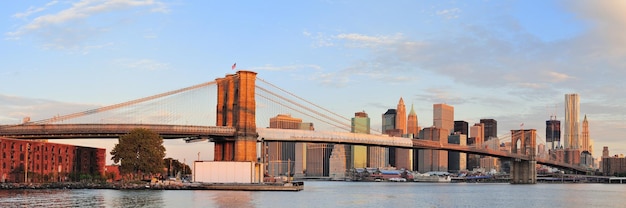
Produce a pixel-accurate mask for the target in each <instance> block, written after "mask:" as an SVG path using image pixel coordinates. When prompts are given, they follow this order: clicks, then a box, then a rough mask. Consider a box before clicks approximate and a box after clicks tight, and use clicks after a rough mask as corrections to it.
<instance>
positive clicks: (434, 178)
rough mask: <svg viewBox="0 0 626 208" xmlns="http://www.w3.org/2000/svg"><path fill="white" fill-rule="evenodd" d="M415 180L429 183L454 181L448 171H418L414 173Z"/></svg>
mask: <svg viewBox="0 0 626 208" xmlns="http://www.w3.org/2000/svg"><path fill="white" fill-rule="evenodd" d="M413 181H415V182H429V183H449V182H450V181H452V177H450V175H449V174H447V173H435V172H428V173H416V174H413Z"/></svg>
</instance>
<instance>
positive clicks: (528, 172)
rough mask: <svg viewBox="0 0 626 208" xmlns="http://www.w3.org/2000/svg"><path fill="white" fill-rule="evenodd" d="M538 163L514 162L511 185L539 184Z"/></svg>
mask: <svg viewBox="0 0 626 208" xmlns="http://www.w3.org/2000/svg"><path fill="white" fill-rule="evenodd" d="M536 165H537V161H530V160H513V161H511V184H535V183H537V169H536V167H535V166H536Z"/></svg>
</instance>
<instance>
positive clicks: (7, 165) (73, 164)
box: [0, 138, 106, 183]
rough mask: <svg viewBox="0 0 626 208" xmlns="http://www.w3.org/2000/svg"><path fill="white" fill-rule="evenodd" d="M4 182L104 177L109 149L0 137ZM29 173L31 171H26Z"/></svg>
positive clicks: (0, 171) (1, 170) (57, 180)
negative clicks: (107, 150) (85, 176)
mask: <svg viewBox="0 0 626 208" xmlns="http://www.w3.org/2000/svg"><path fill="white" fill-rule="evenodd" d="M0 152H1V154H2V157H1V159H0V163H2V164H0V165H1V166H0V182H14V183H23V182H25V181H26V182H28V183H37V182H59V181H69V180H74V181H77V180H79V179H80V178H71V177H72V176H80V175H81V174H88V175H91V176H96V175H97V176H103V175H104V166H105V160H106V158H105V154H106V149H102V148H92V147H81V146H74V145H67V144H56V143H48V142H42V141H28V140H17V139H9V138H0ZM25 172H28V174H25Z"/></svg>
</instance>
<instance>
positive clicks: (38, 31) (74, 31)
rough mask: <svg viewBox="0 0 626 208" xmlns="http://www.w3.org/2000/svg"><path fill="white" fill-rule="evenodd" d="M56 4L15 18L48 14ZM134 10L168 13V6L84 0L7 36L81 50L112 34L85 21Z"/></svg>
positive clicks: (144, 0)
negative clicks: (98, 38)
mask: <svg viewBox="0 0 626 208" xmlns="http://www.w3.org/2000/svg"><path fill="white" fill-rule="evenodd" d="M55 4H56V2H51V3H48V4H46V5H45V6H44V7H40V8H33V7H31V8H29V9H28V10H26V11H25V12H21V13H16V14H14V15H13V16H14V17H16V18H27V17H30V16H31V15H34V14H39V13H42V12H43V11H47V10H48V8H49V7H51V6H53V5H55ZM64 6H65V5H64ZM133 8H150V9H151V10H150V11H151V12H167V7H166V6H165V4H163V3H161V2H157V1H153V0H115V1H105V0H82V1H79V2H77V3H73V4H71V5H70V7H69V8H66V9H63V10H61V11H58V12H56V13H49V14H42V15H39V16H36V17H33V18H32V19H31V20H29V21H28V22H27V23H25V24H24V25H22V26H21V27H19V28H18V29H17V30H15V31H12V32H7V33H6V36H7V39H10V40H19V39H22V37H24V36H35V37H38V38H40V39H42V40H43V42H44V43H43V45H44V47H46V48H53V49H80V45H82V44H83V43H84V42H85V41H86V40H88V39H90V38H91V37H93V36H96V35H99V34H101V33H104V32H108V29H107V28H106V27H104V26H98V25H94V23H90V21H85V20H87V19H90V18H93V17H94V16H96V15H99V14H105V13H112V12H116V11H123V10H130V9H133ZM109 21H111V20H109ZM103 25H105V24H103Z"/></svg>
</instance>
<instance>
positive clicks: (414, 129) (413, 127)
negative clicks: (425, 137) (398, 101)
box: [406, 105, 420, 138]
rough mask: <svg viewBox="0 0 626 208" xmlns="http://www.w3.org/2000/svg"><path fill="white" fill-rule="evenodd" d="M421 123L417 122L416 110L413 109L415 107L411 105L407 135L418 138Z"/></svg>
mask: <svg viewBox="0 0 626 208" xmlns="http://www.w3.org/2000/svg"><path fill="white" fill-rule="evenodd" d="M419 129H420V127H419V123H418V120H417V114H416V113H415V110H414V109H413V105H411V112H409V117H408V118H407V124H406V133H407V134H412V135H413V137H414V138H415V137H417V136H418V134H419Z"/></svg>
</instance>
